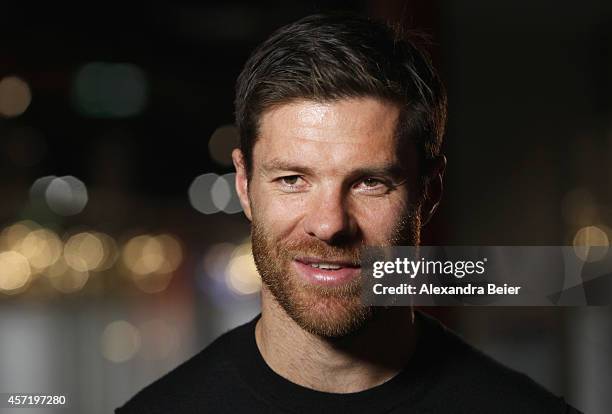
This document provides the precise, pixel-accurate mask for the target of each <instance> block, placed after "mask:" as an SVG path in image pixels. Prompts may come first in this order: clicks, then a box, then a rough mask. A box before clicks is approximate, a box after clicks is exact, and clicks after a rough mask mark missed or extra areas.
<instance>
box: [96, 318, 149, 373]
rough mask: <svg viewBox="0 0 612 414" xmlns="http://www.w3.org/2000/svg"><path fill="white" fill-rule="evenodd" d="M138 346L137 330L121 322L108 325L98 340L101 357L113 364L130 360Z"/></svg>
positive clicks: (138, 334)
mask: <svg viewBox="0 0 612 414" xmlns="http://www.w3.org/2000/svg"><path fill="white" fill-rule="evenodd" d="M140 344H141V337H140V332H139V331H138V329H137V328H136V327H135V326H134V325H132V324H131V323H129V322H127V321H123V320H119V321H113V322H111V323H109V324H108V325H107V326H106V328H104V332H102V336H101V338H100V347H101V350H102V356H104V358H106V359H107V360H108V361H110V362H114V363H121V362H125V361H128V360H130V359H131V358H132V357H133V356H134V355H135V354H136V352H138V350H139V349H140Z"/></svg>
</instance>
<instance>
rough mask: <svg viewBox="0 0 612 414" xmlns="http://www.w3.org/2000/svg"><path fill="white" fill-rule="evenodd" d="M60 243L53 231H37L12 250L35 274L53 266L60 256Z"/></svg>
mask: <svg viewBox="0 0 612 414" xmlns="http://www.w3.org/2000/svg"><path fill="white" fill-rule="evenodd" d="M62 247H63V246H62V242H61V240H60V238H59V237H58V236H57V234H55V233H54V232H53V231H51V230H48V229H42V228H41V229H38V230H33V231H31V232H29V233H28V234H27V235H26V236H25V237H24V238H23V239H22V240H21V242H20V243H17V244H16V245H15V246H14V249H15V250H16V251H17V252H19V253H21V254H22V255H23V256H24V257H25V258H26V259H28V262H29V263H30V266H31V267H32V270H33V271H34V272H35V273H39V272H41V271H43V270H45V269H47V268H48V267H49V266H51V265H53V264H54V263H55V262H56V261H57V260H58V259H59V257H60V256H61V254H62Z"/></svg>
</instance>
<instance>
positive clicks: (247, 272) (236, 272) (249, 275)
mask: <svg viewBox="0 0 612 414" xmlns="http://www.w3.org/2000/svg"><path fill="white" fill-rule="evenodd" d="M225 274H226V283H227V286H228V287H229V288H230V289H231V290H232V291H233V292H234V293H237V294H239V295H250V294H253V293H257V292H259V291H260V290H261V278H260V277H259V273H258V272H257V267H256V266H255V260H254V259H253V254H252V250H251V244H250V243H243V244H241V245H239V246H238V247H237V248H236V249H235V250H234V252H233V254H232V257H231V258H230V261H229V263H228V264H227V267H226V270H225Z"/></svg>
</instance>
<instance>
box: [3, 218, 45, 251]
mask: <svg viewBox="0 0 612 414" xmlns="http://www.w3.org/2000/svg"><path fill="white" fill-rule="evenodd" d="M38 228H40V226H39V225H38V224H37V223H35V222H33V221H30V220H24V221H20V222H17V223H14V224H13V225H10V226H8V227H7V228H5V229H4V230H3V231H2V233H0V248H3V249H5V250H15V249H17V248H18V247H19V245H20V244H21V242H22V241H23V240H24V239H25V238H26V237H27V235H28V234H30V232H31V231H32V230H35V229H38Z"/></svg>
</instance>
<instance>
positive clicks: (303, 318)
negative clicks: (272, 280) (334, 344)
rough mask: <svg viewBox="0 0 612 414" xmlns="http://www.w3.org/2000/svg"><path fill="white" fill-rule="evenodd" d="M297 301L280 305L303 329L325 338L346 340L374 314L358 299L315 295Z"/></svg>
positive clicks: (294, 299)
mask: <svg viewBox="0 0 612 414" xmlns="http://www.w3.org/2000/svg"><path fill="white" fill-rule="evenodd" d="M300 296H302V295H300ZM288 299H289V298H288ZM292 299H293V300H292ZM296 299H297V298H291V299H289V300H290V301H291V303H286V302H287V301H284V302H285V303H283V302H281V306H282V307H283V308H284V309H285V311H286V312H287V314H288V315H289V316H290V317H291V318H292V319H293V320H294V321H295V322H296V323H297V324H298V325H299V326H300V327H301V328H302V329H304V330H306V331H307V332H309V333H311V334H313V335H317V336H320V337H324V338H343V337H346V336H349V335H351V334H354V333H355V332H357V331H359V330H360V329H361V328H362V327H363V326H364V325H365V324H366V322H367V321H368V320H369V319H370V317H371V314H372V311H371V308H369V307H365V306H363V305H362V304H361V300H360V298H359V297H350V298H338V297H325V296H320V295H316V296H315V297H312V296H311V297H308V298H304V297H303V296H302V298H301V299H302V300H299V299H298V300H296ZM304 299H306V300H304Z"/></svg>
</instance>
